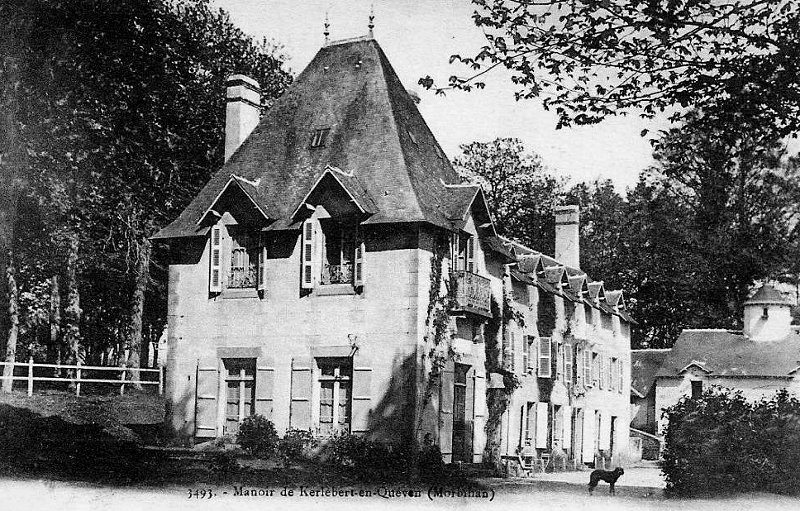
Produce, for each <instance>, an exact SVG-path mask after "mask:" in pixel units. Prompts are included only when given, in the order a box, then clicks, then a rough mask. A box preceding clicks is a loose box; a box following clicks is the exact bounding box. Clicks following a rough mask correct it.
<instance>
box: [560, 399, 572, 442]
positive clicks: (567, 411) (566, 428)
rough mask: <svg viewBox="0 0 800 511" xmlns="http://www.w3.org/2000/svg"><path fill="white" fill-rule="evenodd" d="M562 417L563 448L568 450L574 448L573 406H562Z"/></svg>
mask: <svg viewBox="0 0 800 511" xmlns="http://www.w3.org/2000/svg"><path fill="white" fill-rule="evenodd" d="M561 417H562V423H563V431H562V435H561V448H562V449H564V450H565V451H566V450H569V449H571V448H572V408H571V407H570V406H562V407H561Z"/></svg>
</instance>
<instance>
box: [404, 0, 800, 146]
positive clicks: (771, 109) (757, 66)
mask: <svg viewBox="0 0 800 511" xmlns="http://www.w3.org/2000/svg"><path fill="white" fill-rule="evenodd" d="M472 3H473V4H474V5H475V7H476V10H475V13H474V15H473V21H474V22H475V24H476V25H477V26H478V27H480V28H481V29H483V30H484V33H485V34H486V39H487V43H486V45H484V46H483V47H481V48H480V50H479V51H477V52H476V53H475V54H474V55H473V56H461V55H453V56H452V57H451V58H450V60H451V62H459V63H461V64H463V65H465V66H466V67H467V68H468V69H469V72H470V74H471V76H467V77H459V76H451V77H450V79H449V83H448V85H447V86H438V85H435V84H434V82H433V79H431V78H430V77H425V78H422V79H421V80H420V83H421V84H422V85H424V86H426V87H429V88H430V87H433V88H436V89H437V90H438V91H440V92H442V91H444V90H445V89H447V88H455V89H464V90H470V89H472V88H473V87H476V88H482V87H484V85H485V83H484V82H482V81H480V80H481V79H482V78H481V77H482V76H483V75H484V74H485V73H486V72H488V71H490V70H491V69H493V68H496V67H505V68H506V69H508V70H510V71H511V73H512V78H511V80H512V81H513V82H514V83H515V84H516V85H517V87H518V88H517V92H516V97H517V98H532V97H539V96H544V97H545V99H544V101H543V103H544V106H545V107H546V108H555V110H556V112H557V114H558V116H559V126H564V125H569V124H571V123H576V124H591V123H596V122H599V121H600V120H602V119H603V118H605V117H606V116H609V115H614V114H618V113H625V112H628V111H631V110H632V109H640V111H641V113H642V115H644V116H648V117H652V116H653V115H655V114H656V113H657V112H660V111H664V110H666V109H670V108H671V109H673V110H674V109H675V107H677V108H678V109H680V108H681V107H684V108H685V107H691V106H693V107H700V108H702V109H704V110H707V111H716V112H735V114H731V118H730V119H729V121H730V122H732V123H737V122H742V121H744V122H747V123H748V124H752V125H761V126H767V127H769V128H770V129H772V130H773V131H774V133H775V134H776V135H778V136H784V135H787V134H789V133H792V132H795V131H797V130H798V128H800V95H798V90H799V89H798V87H800V84H798V82H797V79H796V77H797V72H798V67H800V46H799V45H800V42H798V39H797V37H796V35H797V33H800V7H798V4H797V2H795V1H793V0H776V1H765V0H722V1H719V0H679V1H675V0H619V1H613V2H612V1H609V0H582V1H578V2H576V1H572V0H520V1H517V0H472ZM680 114H681V111H680V110H678V111H677V113H676V114H675V117H678V116H680Z"/></svg>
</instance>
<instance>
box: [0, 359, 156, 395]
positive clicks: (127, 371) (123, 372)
mask: <svg viewBox="0 0 800 511" xmlns="http://www.w3.org/2000/svg"><path fill="white" fill-rule="evenodd" d="M9 365H10V366H11V374H12V375H13V374H14V368H19V367H24V368H27V375H25V376H3V374H2V373H3V370H2V369H4V368H5V366H9ZM36 368H45V369H54V370H55V371H54V373H53V374H57V375H58V376H34V374H33V373H34V369H36ZM62 370H63V371H68V372H67V376H60V375H61V372H62ZM70 371H71V373H70ZM84 371H107V372H111V373H119V378H118V379H102V378H84V377H83V372H84ZM137 371H138V372H139V379H138V380H126V379H125V378H126V376H133V374H135V373H136V372H137ZM142 373H158V379H157V380H155V381H152V380H147V381H145V380H142ZM9 378H11V379H12V380H16V381H26V382H27V383H28V395H29V396H31V395H33V384H34V382H37V381H38V382H45V381H47V382H70V383H74V384H75V395H76V396H80V395H81V384H82V383H104V384H110V385H119V393H120V395H123V394H125V385H158V393H159V394H164V368H163V367H160V368H158V369H148V368H136V367H109V366H85V365H82V364H81V363H80V362H78V363H77V364H76V365H63V364H34V363H33V359H32V358H31V359H29V360H28V363H24V362H0V381H2V380H6V379H9Z"/></svg>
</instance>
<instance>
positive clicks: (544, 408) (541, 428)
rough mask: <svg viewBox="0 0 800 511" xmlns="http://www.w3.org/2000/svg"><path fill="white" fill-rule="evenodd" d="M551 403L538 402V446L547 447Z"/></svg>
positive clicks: (538, 447) (539, 447) (540, 447)
mask: <svg viewBox="0 0 800 511" xmlns="http://www.w3.org/2000/svg"><path fill="white" fill-rule="evenodd" d="M549 414H550V403H536V448H537V449H547V447H548V446H547V428H548V425H549V424H550V417H549Z"/></svg>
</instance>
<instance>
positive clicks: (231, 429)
mask: <svg viewBox="0 0 800 511" xmlns="http://www.w3.org/2000/svg"><path fill="white" fill-rule="evenodd" d="M222 362H223V365H224V366H225V425H224V433H225V434H226V435H235V434H236V432H238V431H239V424H240V423H241V422H242V421H243V420H244V418H245V417H248V416H250V415H253V413H254V406H255V390H256V359H254V358H225V359H223V360H222Z"/></svg>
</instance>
